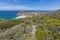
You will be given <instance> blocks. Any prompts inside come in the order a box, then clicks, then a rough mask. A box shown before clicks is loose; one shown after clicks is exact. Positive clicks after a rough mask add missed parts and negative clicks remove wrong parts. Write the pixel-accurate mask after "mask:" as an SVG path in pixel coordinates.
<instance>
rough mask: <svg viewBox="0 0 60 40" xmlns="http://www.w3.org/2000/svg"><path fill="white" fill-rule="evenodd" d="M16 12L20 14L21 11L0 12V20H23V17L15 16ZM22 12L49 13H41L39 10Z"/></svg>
mask: <svg viewBox="0 0 60 40" xmlns="http://www.w3.org/2000/svg"><path fill="white" fill-rule="evenodd" d="M18 12H21V10H19V11H0V19H14V18H16V19H17V18H20V17H21V18H23V17H24V16H17V14H18ZM24 12H49V11H41V10H39V11H38V10H37V11H35V10H24Z"/></svg>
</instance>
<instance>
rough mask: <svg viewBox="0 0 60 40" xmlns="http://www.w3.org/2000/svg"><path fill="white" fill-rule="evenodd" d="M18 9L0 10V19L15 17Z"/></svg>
mask: <svg viewBox="0 0 60 40" xmlns="http://www.w3.org/2000/svg"><path fill="white" fill-rule="evenodd" d="M18 12H19V11H0V19H12V18H16V17H17V14H18Z"/></svg>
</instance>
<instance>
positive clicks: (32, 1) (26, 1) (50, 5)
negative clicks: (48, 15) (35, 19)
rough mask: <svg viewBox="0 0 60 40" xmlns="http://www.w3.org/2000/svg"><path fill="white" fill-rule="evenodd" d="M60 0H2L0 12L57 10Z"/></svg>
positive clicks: (59, 7)
mask: <svg viewBox="0 0 60 40" xmlns="http://www.w3.org/2000/svg"><path fill="white" fill-rule="evenodd" d="M57 9H60V0H0V10H57Z"/></svg>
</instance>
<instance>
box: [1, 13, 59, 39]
mask: <svg viewBox="0 0 60 40" xmlns="http://www.w3.org/2000/svg"><path fill="white" fill-rule="evenodd" d="M46 15H47V16H46ZM46 15H44V16H34V17H28V18H21V19H12V20H3V19H1V20H0V40H31V38H32V36H33V35H32V34H31V32H32V29H33V27H32V25H34V26H36V32H35V39H36V40H60V18H59V17H60V14H59V13H57V14H56V13H55V12H54V13H51V14H46Z"/></svg>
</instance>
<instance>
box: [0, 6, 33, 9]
mask: <svg viewBox="0 0 60 40" xmlns="http://www.w3.org/2000/svg"><path fill="white" fill-rule="evenodd" d="M0 10H32V8H30V7H25V6H24V7H23V6H0Z"/></svg>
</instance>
